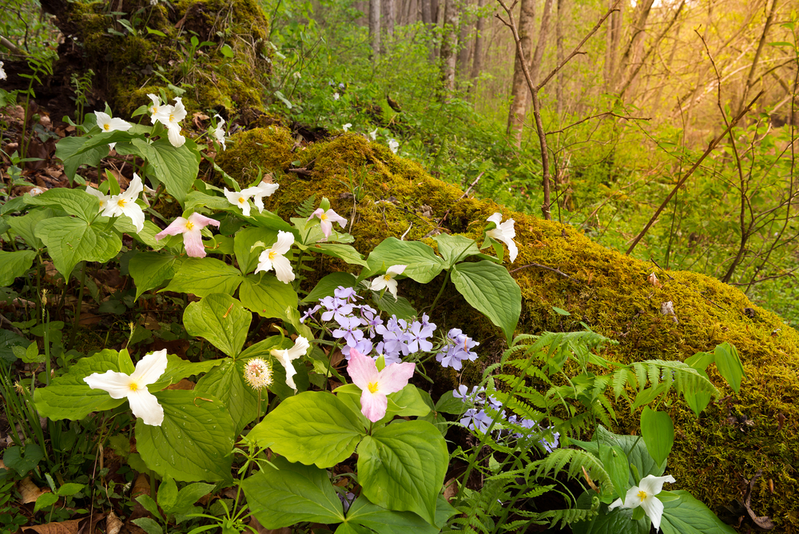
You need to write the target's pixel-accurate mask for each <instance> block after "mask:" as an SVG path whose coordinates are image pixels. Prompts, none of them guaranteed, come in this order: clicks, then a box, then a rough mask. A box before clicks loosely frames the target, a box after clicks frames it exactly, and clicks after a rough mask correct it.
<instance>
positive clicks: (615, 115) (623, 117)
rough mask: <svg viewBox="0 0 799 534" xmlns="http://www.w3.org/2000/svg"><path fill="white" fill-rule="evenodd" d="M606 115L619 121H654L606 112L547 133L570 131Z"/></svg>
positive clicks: (648, 118) (647, 118)
mask: <svg viewBox="0 0 799 534" xmlns="http://www.w3.org/2000/svg"><path fill="white" fill-rule="evenodd" d="M606 115H610V116H611V117H616V118H617V119H624V120H628V121H649V120H652V119H651V117H627V116H625V115H619V114H617V113H614V112H612V111H606V112H604V113H598V114H596V115H591V116H590V117H586V118H584V119H580V120H579V121H577V122H575V123H573V124H570V125H568V126H566V127H565V128H562V129H560V130H555V131H554V132H547V135H553V134H559V133H563V132H565V131H566V130H568V129H569V128H574V127H575V126H577V125H578V124H582V123H584V122H585V121H590V120H591V119H596V118H599V117H604V116H606Z"/></svg>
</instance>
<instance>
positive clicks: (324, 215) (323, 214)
mask: <svg viewBox="0 0 799 534" xmlns="http://www.w3.org/2000/svg"><path fill="white" fill-rule="evenodd" d="M319 220H320V221H326V220H327V213H324V212H323V213H322V214H321V215H320V216H319Z"/></svg>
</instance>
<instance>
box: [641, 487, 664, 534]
mask: <svg viewBox="0 0 799 534" xmlns="http://www.w3.org/2000/svg"><path fill="white" fill-rule="evenodd" d="M641 508H643V509H644V513H646V516H647V517H648V518H649V519H650V521H652V526H653V527H655V532H657V531H658V529H659V528H660V520H661V519H662V518H663V508H664V506H663V503H662V502H661V501H660V499H658V498H657V497H655V496H654V495H647V498H646V499H644V500H643V502H641Z"/></svg>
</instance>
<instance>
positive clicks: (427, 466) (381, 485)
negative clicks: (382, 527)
mask: <svg viewBox="0 0 799 534" xmlns="http://www.w3.org/2000/svg"><path fill="white" fill-rule="evenodd" d="M448 463H449V452H448V451H447V444H446V441H445V440H444V438H443V436H442V435H441V433H440V432H439V431H438V430H437V429H436V427H434V426H433V425H431V424H430V423H427V422H425V421H399V420H398V421H394V422H393V423H391V424H389V425H387V426H385V427H382V428H378V429H377V430H374V431H373V433H372V435H371V436H367V437H365V438H364V439H363V441H362V442H361V445H360V446H359V447H358V476H359V480H360V483H361V487H362V488H363V495H365V496H366V497H367V498H368V499H369V500H370V501H371V502H373V503H375V504H377V505H378V506H382V507H384V508H388V509H390V510H397V511H409V512H414V513H416V514H419V515H420V516H421V517H422V518H423V519H425V520H426V521H427V522H428V523H430V524H431V525H434V524H435V522H436V499H437V497H438V494H439V492H440V491H441V487H442V485H443V484H444V475H445V474H446V472H447V465H448Z"/></svg>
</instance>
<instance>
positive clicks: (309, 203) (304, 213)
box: [294, 194, 316, 219]
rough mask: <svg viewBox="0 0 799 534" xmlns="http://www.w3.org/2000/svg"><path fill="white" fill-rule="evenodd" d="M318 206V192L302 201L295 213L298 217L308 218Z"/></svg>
mask: <svg viewBox="0 0 799 534" xmlns="http://www.w3.org/2000/svg"><path fill="white" fill-rule="evenodd" d="M315 206H316V194H313V195H311V196H309V197H308V198H306V199H305V200H303V201H302V203H301V204H300V205H299V206H297V207H296V208H295V209H294V213H296V214H297V216H298V217H302V218H303V219H307V218H309V217H310V216H311V214H312V213H313V212H314V210H315V209H316V208H315Z"/></svg>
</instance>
